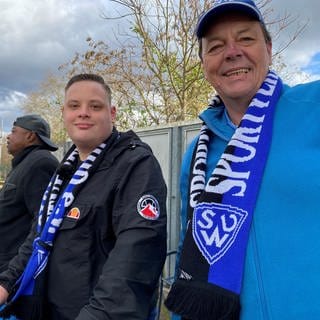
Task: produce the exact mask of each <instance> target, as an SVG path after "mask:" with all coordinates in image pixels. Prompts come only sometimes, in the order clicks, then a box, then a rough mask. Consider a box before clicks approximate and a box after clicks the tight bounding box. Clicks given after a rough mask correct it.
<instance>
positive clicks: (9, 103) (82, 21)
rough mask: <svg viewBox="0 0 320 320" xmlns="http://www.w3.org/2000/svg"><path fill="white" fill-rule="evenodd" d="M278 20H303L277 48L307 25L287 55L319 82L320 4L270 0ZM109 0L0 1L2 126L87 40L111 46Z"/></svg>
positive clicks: (309, 0)
mask: <svg viewBox="0 0 320 320" xmlns="http://www.w3.org/2000/svg"><path fill="white" fill-rule="evenodd" d="M270 7H272V8H273V13H272V15H273V16H274V17H277V16H278V15H279V16H283V15H284V14H286V13H287V14H290V15H291V16H292V17H295V16H299V18H298V19H297V20H296V21H295V23H293V24H292V25H291V28H287V29H286V30H285V31H283V32H282V34H281V38H280V39H279V40H277V43H275V47H277V45H278V44H279V43H280V42H283V41H286V39H287V37H288V35H289V34H292V33H293V32H294V30H295V28H296V27H297V26H299V25H303V24H305V23H306V22H307V23H308V24H307V27H306V29H305V30H304V32H303V34H302V35H300V37H299V39H298V40H296V41H295V42H294V43H293V44H292V45H291V46H290V47H289V48H288V49H286V51H285V52H284V57H285V61H286V63H287V64H288V65H292V67H293V68H295V69H297V70H301V71H303V72H305V73H307V74H309V75H310V76H309V78H310V79H313V78H314V79H316V78H318V79H319V78H320V42H319V30H320V19H319V17H318V14H319V12H320V1H319V0H305V1H301V0H290V1H289V0H272V2H271V5H270ZM114 10H115V4H114V3H113V2H110V1H109V0H0V12H1V19H0V43H1V50H0V125H1V123H3V124H4V127H5V130H8V128H10V126H11V123H12V120H13V119H14V118H15V117H16V116H17V115H19V114H21V111H20V110H19V103H20V101H21V99H23V97H24V96H25V95H27V94H28V92H30V91H33V90H37V86H38V85H39V83H40V82H41V81H42V80H44V79H45V78H46V76H47V75H48V74H49V73H50V72H56V71H57V68H58V66H59V65H61V64H63V63H65V62H67V61H69V60H70V59H71V58H72V57H73V56H74V55H75V53H76V52H84V51H85V50H86V49H87V45H86V41H85V39H86V38H87V37H88V36H91V37H92V38H94V39H95V40H104V41H106V42H108V43H109V42H112V33H113V32H114V31H116V30H117V28H118V26H116V23H119V22H112V23H111V22H108V21H106V20H104V19H102V18H101V13H102V12H104V13H107V14H111V15H112V14H113V13H114Z"/></svg>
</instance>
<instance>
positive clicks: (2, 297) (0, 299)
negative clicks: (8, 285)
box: [0, 286, 9, 305]
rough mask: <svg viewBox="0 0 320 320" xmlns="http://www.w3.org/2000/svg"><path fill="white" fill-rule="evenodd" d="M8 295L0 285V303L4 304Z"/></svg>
mask: <svg viewBox="0 0 320 320" xmlns="http://www.w3.org/2000/svg"><path fill="white" fill-rule="evenodd" d="M8 296H9V292H8V291H7V290H6V289H5V288H4V287H2V286H0V305H2V304H4V303H5V302H6V301H7V299H8Z"/></svg>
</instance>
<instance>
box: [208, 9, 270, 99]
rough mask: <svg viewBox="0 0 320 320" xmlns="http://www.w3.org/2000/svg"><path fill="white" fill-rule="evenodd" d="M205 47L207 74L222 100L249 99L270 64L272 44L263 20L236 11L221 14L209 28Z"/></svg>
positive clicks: (259, 84)
mask: <svg viewBox="0 0 320 320" xmlns="http://www.w3.org/2000/svg"><path fill="white" fill-rule="evenodd" d="M202 47H203V51H202V66H203V70H204V74H205V77H206V79H207V80H208V81H209V82H210V84H211V85H212V86H213V87H214V88H215V89H216V91H217V92H218V94H219V95H220V96H221V98H222V100H223V101H225V102H226V101H230V100H233V99H235V100H237V99H241V100H245V101H247V102H250V101H251V99H252V98H253V96H254V95H255V93H256V92H257V91H258V90H259V88H260V86H261V84H262V82H263V81H264V79H265V77H266V74H267V72H268V69H269V65H270V64H271V47H272V45H271V43H267V42H266V40H265V37H264V34H263V31H262V28H261V25H260V23H259V22H258V21H254V20H252V19H250V18H249V17H247V16H246V15H242V14H237V13H234V14H228V15H227V16H221V17H219V18H218V19H217V20H216V21H215V23H214V24H213V25H212V26H211V28H210V29H208V32H207V34H206V36H205V37H204V38H203V39H202Z"/></svg>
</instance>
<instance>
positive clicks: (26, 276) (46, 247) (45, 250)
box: [2, 129, 118, 315]
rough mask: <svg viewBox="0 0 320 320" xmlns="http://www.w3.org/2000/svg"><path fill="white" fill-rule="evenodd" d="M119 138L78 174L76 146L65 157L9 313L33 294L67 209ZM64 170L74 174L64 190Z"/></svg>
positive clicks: (50, 188) (42, 209) (46, 196)
mask: <svg viewBox="0 0 320 320" xmlns="http://www.w3.org/2000/svg"><path fill="white" fill-rule="evenodd" d="M117 137H118V132H117V131H116V130H115V129H114V130H113V132H112V134H111V136H110V137H109V138H108V139H107V140H106V141H105V142H103V143H101V144H100V145H99V146H98V147H97V148H96V149H95V150H93V151H92V152H91V153H90V155H89V156H88V157H87V159H86V160H85V161H83V162H82V163H81V165H80V166H79V168H78V169H77V170H76V171H75V172H74V170H75V169H72V168H76V165H77V162H78V158H79V157H78V155H79V152H78V150H77V149H76V148H75V146H73V147H72V149H71V150H70V153H69V155H67V156H66V159H65V160H64V161H63V163H62V165H61V166H60V167H59V168H60V170H59V169H58V170H57V173H56V174H55V175H54V176H53V177H52V178H51V181H50V183H49V185H48V187H47V189H46V191H45V193H44V195H43V198H42V201H41V206H40V209H39V215H38V224H37V233H38V236H37V237H36V238H35V239H34V242H33V251H32V254H31V256H30V258H29V261H28V263H27V266H26V268H25V270H24V272H23V274H22V275H21V277H20V278H19V279H18V281H17V282H16V284H15V287H16V288H17V290H16V291H15V293H14V295H13V296H12V297H11V298H10V299H9V300H8V302H7V305H6V307H7V310H11V308H12V305H14V303H15V301H17V300H18V298H19V297H22V296H32V295H33V293H34V289H35V283H36V279H37V278H38V276H39V275H40V274H41V273H42V271H43V270H44V269H45V267H46V265H47V262H48V258H49V255H50V251H51V250H52V247H53V246H54V239H55V236H56V235H57V231H58V230H59V227H60V225H61V223H62V221H63V219H64V216H65V214H66V212H67V210H68V209H69V208H70V206H71V204H72V203H73V201H74V199H75V197H76V195H77V194H78V192H79V190H80V189H81V188H82V186H83V185H84V184H85V182H86V181H87V180H88V178H89V177H90V176H91V175H92V173H93V172H94V171H95V170H96V168H97V167H98V164H99V163H100V162H101V161H102V159H103V154H104V152H105V151H106V150H107V149H108V147H109V146H111V145H112V143H113V141H114V140H115V139H116V138H117ZM62 168H63V170H64V171H71V174H70V176H69V177H68V179H70V180H69V181H68V182H67V185H66V187H65V188H64V190H63V191H62V190H61V188H62V187H63V185H64V183H65V181H64V175H65V174H62ZM68 168H69V169H68ZM73 172H74V173H73ZM44 218H46V220H45V223H43V220H44ZM6 307H5V308H4V310H3V311H2V312H4V315H6V314H7V313H6ZM9 312H11V311H9ZM9 314H10V313H9Z"/></svg>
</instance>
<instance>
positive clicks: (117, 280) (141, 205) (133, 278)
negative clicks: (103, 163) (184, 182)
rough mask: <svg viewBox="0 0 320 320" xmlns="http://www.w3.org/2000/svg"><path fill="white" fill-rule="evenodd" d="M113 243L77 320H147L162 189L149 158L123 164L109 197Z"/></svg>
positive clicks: (160, 243)
mask: <svg viewBox="0 0 320 320" xmlns="http://www.w3.org/2000/svg"><path fill="white" fill-rule="evenodd" d="M112 225H113V230H114V233H115V236H116V243H115V246H114V247H113V249H112V251H111V252H110V254H109V257H108V259H107V261H106V263H105V265H104V267H103V271H102V274H101V275H100V278H99V281H98V283H97V285H96V287H95V289H94V293H93V296H92V297H91V299H90V301H89V304H88V305H86V306H85V307H84V308H82V310H81V311H80V314H79V315H78V317H77V318H76V319H77V320H90V319H92V320H93V319H95V320H98V319H101V320H102V319H108V320H128V319H130V320H138V319H139V320H146V319H147V317H148V313H149V311H150V309H151V307H152V296H153V294H154V292H155V290H156V288H157V285H158V281H159V276H160V274H161V271H162V268H163V264H164V261H165V257H166V186H165V182H164V180H163V177H162V173H161V169H160V166H159V164H158V162H157V160H156V159H155V158H154V156H153V155H152V154H150V153H148V154H146V155H145V156H144V157H142V158H140V159H139V161H135V162H134V163H132V161H130V163H128V164H127V165H126V168H125V169H124V171H123V172H121V180H120V182H119V184H118V189H117V190H116V193H115V197H114V205H113V212H112Z"/></svg>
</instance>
